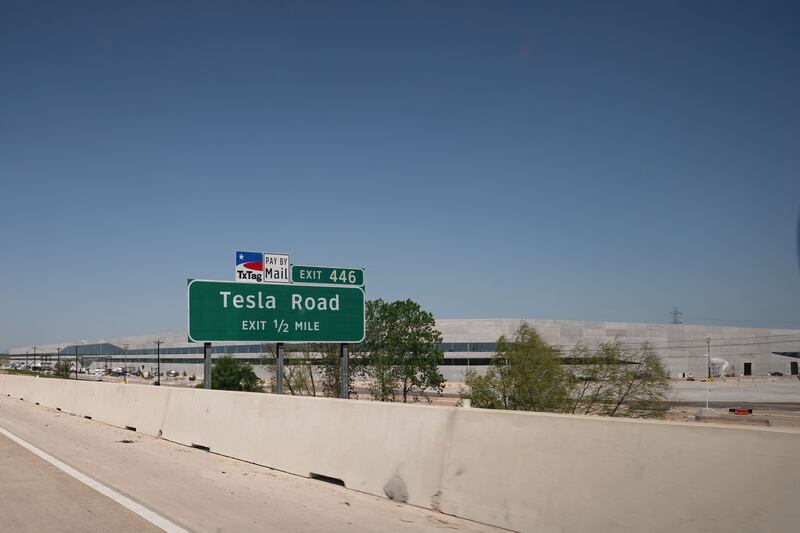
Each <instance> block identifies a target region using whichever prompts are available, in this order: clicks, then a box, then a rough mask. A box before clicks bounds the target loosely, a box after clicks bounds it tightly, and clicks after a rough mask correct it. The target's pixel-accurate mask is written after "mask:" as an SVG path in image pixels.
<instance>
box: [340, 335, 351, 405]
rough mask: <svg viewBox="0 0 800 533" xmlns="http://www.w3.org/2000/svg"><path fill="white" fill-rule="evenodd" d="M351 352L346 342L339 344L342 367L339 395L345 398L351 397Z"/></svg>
mask: <svg viewBox="0 0 800 533" xmlns="http://www.w3.org/2000/svg"><path fill="white" fill-rule="evenodd" d="M349 352H350V346H348V345H347V344H345V343H341V344H339V360H340V365H339V366H340V369H341V376H339V385H340V387H339V388H340V391H339V397H340V398H345V399H347V398H349V397H350V369H349V368H348V363H349V361H348V359H349V355H350V354H349Z"/></svg>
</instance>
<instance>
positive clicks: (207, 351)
mask: <svg viewBox="0 0 800 533" xmlns="http://www.w3.org/2000/svg"><path fill="white" fill-rule="evenodd" d="M203 388H204V389H210V388H211V343H210V342H204V343H203Z"/></svg>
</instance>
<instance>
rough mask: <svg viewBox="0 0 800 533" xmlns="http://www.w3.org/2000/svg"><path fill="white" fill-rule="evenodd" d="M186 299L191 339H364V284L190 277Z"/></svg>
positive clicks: (350, 340) (274, 340)
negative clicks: (285, 282)
mask: <svg viewBox="0 0 800 533" xmlns="http://www.w3.org/2000/svg"><path fill="white" fill-rule="evenodd" d="M362 274H363V273H362ZM362 280H363V275H362ZM188 299H189V302H188V307H189V312H188V320H189V340H190V341H193V342H219V341H262V342H342V343H345V342H346V343H358V342H361V341H362V340H364V290H363V289H362V288H361V287H346V286H342V287H335V286H314V285H301V284H297V283H295V284H291V285H289V284H272V283H252V284H251V283H236V282H228V281H206V280H191V281H189V287H188Z"/></svg>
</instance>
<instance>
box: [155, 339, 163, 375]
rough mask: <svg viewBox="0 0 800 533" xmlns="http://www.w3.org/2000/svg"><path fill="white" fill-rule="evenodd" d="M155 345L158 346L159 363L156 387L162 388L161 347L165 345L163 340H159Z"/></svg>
mask: <svg viewBox="0 0 800 533" xmlns="http://www.w3.org/2000/svg"><path fill="white" fill-rule="evenodd" d="M153 344H155V345H156V357H157V358H158V359H157V363H156V364H157V365H158V367H157V370H156V385H159V386H160V385H161V345H162V344H163V341H162V340H161V339H158V340H157V341H155V342H154V343H153Z"/></svg>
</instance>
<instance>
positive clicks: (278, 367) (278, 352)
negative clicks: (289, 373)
mask: <svg viewBox="0 0 800 533" xmlns="http://www.w3.org/2000/svg"><path fill="white" fill-rule="evenodd" d="M275 394H283V343H282V342H279V343H277V344H276V345H275Z"/></svg>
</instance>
